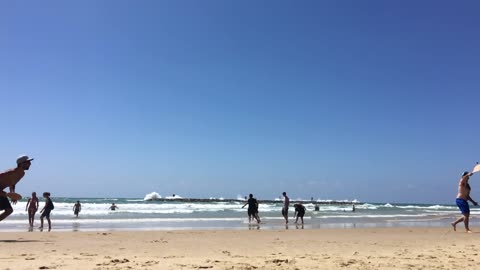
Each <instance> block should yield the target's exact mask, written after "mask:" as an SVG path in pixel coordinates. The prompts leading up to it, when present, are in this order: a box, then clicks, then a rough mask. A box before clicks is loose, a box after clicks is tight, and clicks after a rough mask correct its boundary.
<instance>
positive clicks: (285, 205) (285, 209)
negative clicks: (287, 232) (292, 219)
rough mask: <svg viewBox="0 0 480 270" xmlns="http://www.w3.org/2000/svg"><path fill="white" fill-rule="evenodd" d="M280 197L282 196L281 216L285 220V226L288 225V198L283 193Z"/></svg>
mask: <svg viewBox="0 0 480 270" xmlns="http://www.w3.org/2000/svg"><path fill="white" fill-rule="evenodd" d="M282 195H283V207H282V216H283V217H284V218H285V224H288V206H289V204H290V198H288V196H287V193H286V192H283V193H282Z"/></svg>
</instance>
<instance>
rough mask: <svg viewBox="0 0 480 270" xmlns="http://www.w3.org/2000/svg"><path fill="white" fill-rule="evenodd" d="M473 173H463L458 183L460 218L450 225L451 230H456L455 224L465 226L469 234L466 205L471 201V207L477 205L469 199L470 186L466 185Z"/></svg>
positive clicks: (467, 206)
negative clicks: (461, 223)
mask: <svg viewBox="0 0 480 270" xmlns="http://www.w3.org/2000/svg"><path fill="white" fill-rule="evenodd" d="M472 175H473V173H470V172H464V173H463V175H462V178H461V179H460V182H459V183H458V194H457V200H456V203H457V206H458V208H459V209H460V211H461V212H462V217H461V218H459V219H457V220H456V221H455V222H453V223H452V227H453V230H454V231H456V230H457V224H458V223H460V222H462V221H463V223H464V224H465V230H466V231H467V233H471V232H472V231H470V228H469V227H468V220H469V218H470V206H469V205H468V201H471V202H472V203H473V205H478V203H477V202H476V201H474V200H473V199H472V198H471V197H470V190H471V188H470V185H469V184H468V180H469V179H470V176H472Z"/></svg>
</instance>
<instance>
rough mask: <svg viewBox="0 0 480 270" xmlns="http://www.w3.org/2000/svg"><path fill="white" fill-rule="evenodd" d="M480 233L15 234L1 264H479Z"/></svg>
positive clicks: (1, 242)
mask: <svg viewBox="0 0 480 270" xmlns="http://www.w3.org/2000/svg"><path fill="white" fill-rule="evenodd" d="M291 227H293V226H291ZM253 228H255V227H253ZM479 237H480V233H473V234H466V233H464V232H463V231H462V232H460V231H458V232H454V231H453V230H451V229H449V228H431V229H430V228H384V229H381V228H375V229H317V230H301V229H295V227H293V228H290V229H289V230H255V229H254V230H220V231H123V232H50V233H48V232H12V233H10V232H9V233H0V250H1V255H0V265H1V266H0V269H11V270H20V269H292V270H293V269H461V268H465V267H467V268H470V269H474V268H475V267H477V266H478V261H479V259H478V253H479V251H478V247H479V246H480V238H479Z"/></svg>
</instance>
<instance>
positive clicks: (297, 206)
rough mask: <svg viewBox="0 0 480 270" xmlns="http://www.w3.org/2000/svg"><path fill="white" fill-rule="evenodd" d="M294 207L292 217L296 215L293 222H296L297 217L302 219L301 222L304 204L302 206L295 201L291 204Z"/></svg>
mask: <svg viewBox="0 0 480 270" xmlns="http://www.w3.org/2000/svg"><path fill="white" fill-rule="evenodd" d="M293 207H294V208H295V214H294V215H293V218H295V217H297V219H296V220H295V223H298V218H300V219H301V220H302V224H303V216H304V215H305V206H303V205H302V204H301V203H296V204H294V205H293Z"/></svg>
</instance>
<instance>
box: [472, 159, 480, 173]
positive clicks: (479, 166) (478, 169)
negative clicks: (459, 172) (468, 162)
mask: <svg viewBox="0 0 480 270" xmlns="http://www.w3.org/2000/svg"><path fill="white" fill-rule="evenodd" d="M476 172H480V164H478V162H477V165H475V167H473V170H472V173H476Z"/></svg>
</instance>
